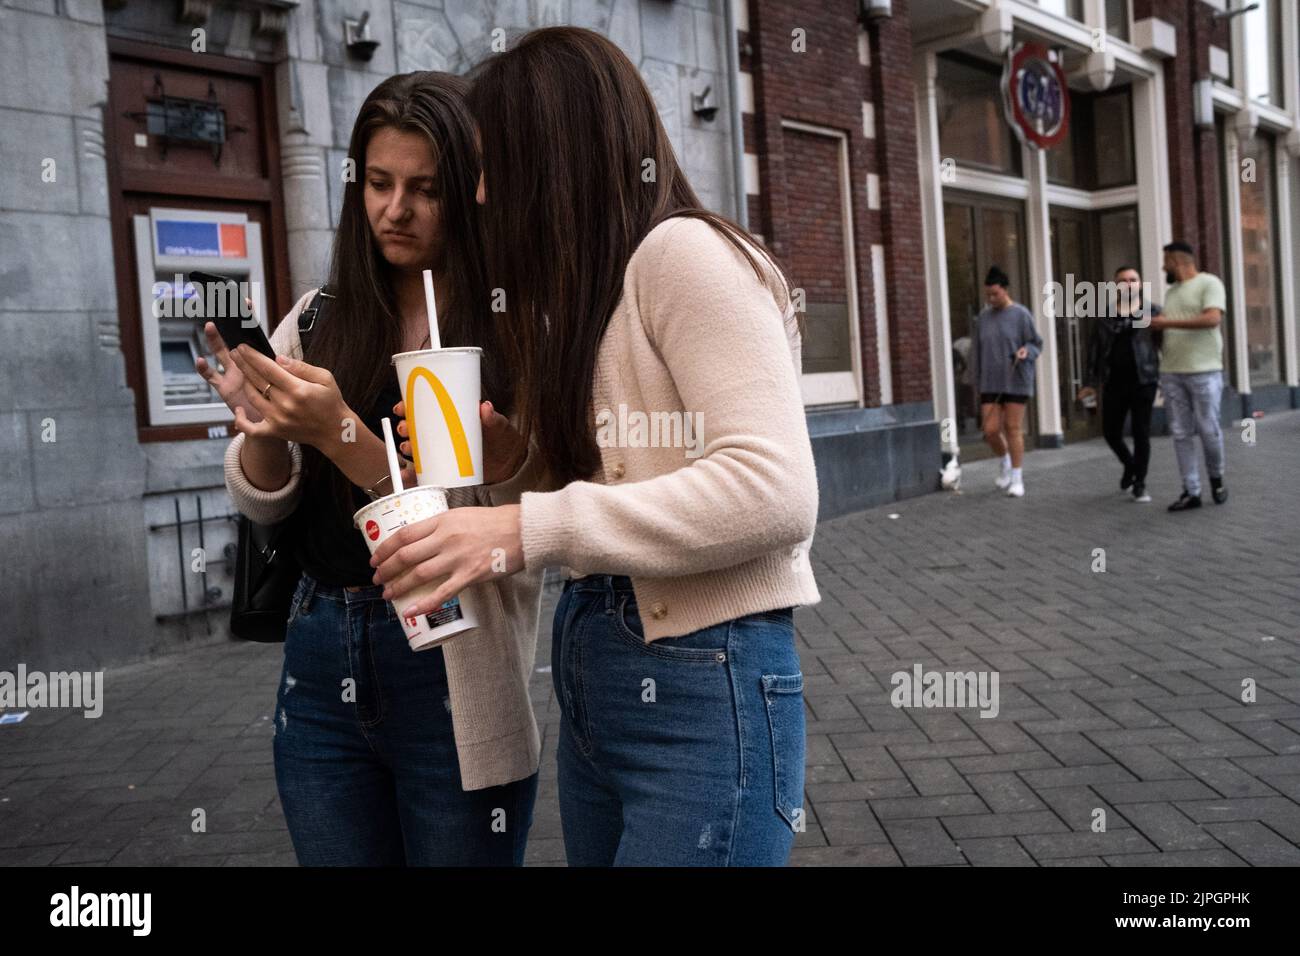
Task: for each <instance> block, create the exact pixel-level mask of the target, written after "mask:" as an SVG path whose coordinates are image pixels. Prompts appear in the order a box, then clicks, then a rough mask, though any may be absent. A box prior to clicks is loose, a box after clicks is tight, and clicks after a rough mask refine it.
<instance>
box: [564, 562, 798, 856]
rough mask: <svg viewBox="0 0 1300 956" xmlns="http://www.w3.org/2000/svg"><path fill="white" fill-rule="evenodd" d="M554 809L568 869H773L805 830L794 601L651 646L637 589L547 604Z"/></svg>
mask: <svg viewBox="0 0 1300 956" xmlns="http://www.w3.org/2000/svg"><path fill="white" fill-rule="evenodd" d="M551 668H552V680H553V681H554V684H555V693H556V697H557V699H558V700H559V702H560V706H561V729H560V739H559V744H558V753H557V760H558V764H559V788H560V816H561V823H562V825H563V828H564V845H565V851H566V853H567V855H568V861H569V864H570V865H571V866H608V865H628V866H728V865H730V866H780V865H783V864H784V863H785V862H786V860H787V858H788V857H789V854H790V847H791V845H792V844H793V842H794V834H795V831H796V830H797V829H803V810H802V806H803V782H804V704H803V675H802V673H801V672H800V670H799V658H798V655H797V653H796V650H795V641H794V613H793V610H792V609H790V608H785V609H782V610H779V611H769V612H766V613H762V614H751V615H748V616H745V617H740V618H736V619H734V620H731V621H726V622H724V623H722V624H718V625H715V626H713V627H706V628H703V629H702V630H698V631H695V632H693V633H691V634H687V635H685V636H683V637H677V638H666V639H663V640H658V641H654V642H653V643H651V644H647V643H645V640H644V637H643V632H642V629H641V619H640V617H639V616H638V612H637V604H636V597H635V595H634V594H633V592H632V583H631V581H630V580H629V579H627V578H625V577H612V576H609V575H590V576H588V577H585V578H581V579H578V580H576V581H570V582H568V584H567V585H566V586H565V589H564V593H563V595H562V596H561V598H560V601H559V604H558V606H557V607H556V609H555V626H554V629H553V632H552V646H551Z"/></svg>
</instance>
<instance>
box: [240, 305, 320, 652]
mask: <svg viewBox="0 0 1300 956" xmlns="http://www.w3.org/2000/svg"><path fill="white" fill-rule="evenodd" d="M333 298H334V296H332V295H330V294H329V293H328V292H326V291H325V290H324V289H322V290H320V291H319V292H317V293H316V295H315V296H314V297H313V298H312V300H311V302H310V303H308V305H307V307H306V308H305V309H303V310H302V311H301V312H300V313H298V337H299V339H301V340H302V350H303V354H304V355H305V354H306V352H307V342H308V340H309V339H310V337H311V331H312V329H313V328H314V327H315V325H316V322H317V320H318V319H320V317H321V316H322V315H324V314H325V306H326V304H327V303H328V301H329V300H330V299H333ZM294 518H295V516H294V515H290V516H289V517H287V518H285V519H284V520H283V521H280V522H278V523H276V524H272V525H263V524H255V523H254V522H252V521H249V520H248V519H247V518H246V517H244V516H243V515H240V516H239V547H238V551H237V552H236V555H235V587H234V594H233V595H232V596H231V600H230V633H231V634H232V635H234V636H235V637H238V638H242V639H244V640H246V641H258V642H259V643H263V644H275V643H279V642H281V641H283V640H284V634H285V630H286V629H287V627H288V620H289V605H290V604H291V603H292V602H293V593H294V591H295V590H296V589H297V587H298V579H299V578H300V577H301V576H302V568H300V567H299V566H298V562H297V561H296V560H295V559H294V555H293V543H294V542H293V531H294Z"/></svg>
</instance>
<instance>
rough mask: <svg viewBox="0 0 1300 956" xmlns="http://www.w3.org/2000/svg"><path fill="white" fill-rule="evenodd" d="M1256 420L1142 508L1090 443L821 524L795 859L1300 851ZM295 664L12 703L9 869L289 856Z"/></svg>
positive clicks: (1167, 856)
mask: <svg viewBox="0 0 1300 956" xmlns="http://www.w3.org/2000/svg"><path fill="white" fill-rule="evenodd" d="M1257 424H1258V434H1257V444H1255V445H1254V446H1247V445H1245V444H1243V443H1242V442H1241V440H1240V433H1239V432H1236V431H1234V432H1229V433H1228V434H1227V436H1226V437H1227V440H1228V441H1227V444H1228V449H1227V455H1228V474H1227V485H1228V487H1229V489H1230V492H1231V500H1230V501H1229V502H1228V504H1227V505H1225V506H1223V507H1216V506H1214V505H1213V504H1208V500H1209V499H1208V496H1207V498H1206V500H1207V506H1206V507H1205V508H1203V509H1201V510H1200V511H1199V512H1191V513H1187V514H1177V515H1171V514H1168V513H1166V512H1165V505H1166V504H1167V503H1168V502H1169V501H1172V500H1173V499H1174V498H1175V497H1177V494H1178V482H1177V479H1176V475H1175V469H1174V465H1173V457H1174V456H1173V448H1172V445H1171V443H1170V440H1169V439H1156V440H1155V442H1154V448H1153V452H1152V474H1151V476H1150V478H1149V481H1148V486H1149V488H1150V491H1151V494H1152V496H1153V498H1154V499H1155V500H1154V501H1153V502H1152V503H1151V504H1149V505H1137V504H1134V503H1133V502H1132V501H1131V500H1129V499H1127V498H1124V497H1121V496H1120V494H1119V493H1118V477H1119V466H1118V464H1117V463H1115V462H1114V460H1113V459H1112V458H1111V456H1110V453H1109V451H1108V450H1107V449H1106V448H1105V446H1104V445H1102V444H1101V443H1100V442H1089V443H1085V444H1080V445H1074V446H1071V447H1069V448H1066V449H1061V450H1059V451H1041V452H1035V453H1033V454H1032V455H1030V456H1028V458H1027V463H1026V468H1025V482H1026V487H1027V496H1026V497H1025V498H1024V499H1022V500H1019V501H1015V500H1009V499H1006V498H1004V497H1003V496H1002V495H1001V494H999V493H996V492H994V491H993V477H994V470H995V468H996V463H995V462H992V461H985V462H980V463H978V464H975V465H971V466H968V467H967V468H966V469H965V473H964V475H963V493H961V494H950V493H937V494H933V495H927V496H925V497H923V498H918V499H911V500H909V501H905V502H901V503H897V504H893V505H887V506H884V507H880V508H875V509H872V510H870V511H866V512H862V513H860V514H855V515H849V516H845V517H843V518H838V519H836V520H834V521H829V522H826V523H824V524H823V525H821V527H820V528H819V530H818V534H817V539H816V542H815V544H814V548H813V566H814V569H815V571H816V574H817V579H818V583H819V585H820V587H821V592H822V603H821V604H820V605H817V606H816V607H814V608H806V609H803V610H800V611H799V612H798V614H797V616H796V621H797V624H798V628H799V635H800V641H801V645H800V653H801V657H802V662H803V670H804V674H805V677H806V698H807V704H808V757H807V763H808V768H807V800H806V802H805V807H806V810H807V832H806V833H802V834H800V835H799V837H798V839H797V841H796V846H795V850H794V853H793V856H792V861H791V862H792V863H794V864H798V865H844V864H857V865H899V864H904V865H931V864H972V865H977V866H978V865H990V864H992V865H999V864H1023V865H1035V864H1041V865H1045V866H1056V865H1068V866H1082V865H1090V866H1104V865H1112V866H1115V865H1118V866H1128V865H1152V864H1154V865H1180V864H1195V865H1242V864H1252V865H1277V864H1288V865H1296V864H1300V802H1298V801H1300V676H1298V675H1300V598H1298V597H1297V590H1296V581H1297V580H1298V579H1300V548H1298V547H1297V544H1298V543H1300V520H1298V519H1297V517H1296V515H1297V512H1298V511H1300V489H1297V485H1296V482H1295V477H1294V476H1295V470H1296V464H1297V462H1298V461H1300V413H1296V412H1292V413H1287V414H1283V415H1270V416H1269V417H1267V418H1265V419H1264V420H1262V421H1260V422H1258V423H1257ZM1098 549H1101V550H1102V551H1104V559H1105V572H1104V573H1098V572H1096V571H1094V570H1093V567H1094V564H1095V563H1096V562H1097V561H1098V559H1099V557H1100V553H1099V552H1098ZM554 597H555V596H554V594H553V593H552V594H548V596H547V601H546V606H547V610H549V608H550V607H551V606H552V605H553V603H554ZM549 620H550V617H549V613H546V612H544V616H543V622H544V623H543V635H542V639H541V641H540V642H539V644H540V646H539V648H538V666H539V668H541V667H545V665H546V664H547V663H548V662H549V652H550V648H549V638H548V632H549V626H548V625H549ZM918 664H919V665H921V666H922V667H923V668H924V669H925V670H962V671H966V670H970V671H995V672H996V673H997V675H998V678H999V688H1000V712H999V713H998V715H997V716H996V717H994V718H988V719H985V718H981V717H980V716H979V715H978V713H977V711H976V710H974V709H966V710H951V709H949V710H943V709H929V710H921V709H896V708H894V707H893V706H891V704H890V699H889V698H890V690H891V682H890V676H891V675H892V674H893V673H895V672H897V671H906V672H909V673H910V672H911V671H912V668H913V666H914V665H918ZM0 666H4V667H9V668H12V667H13V666H14V665H12V664H5V665H0ZM279 673H280V648H279V647H278V646H271V647H260V646H255V645H244V644H238V643H231V644H223V645H221V646H217V647H206V648H200V649H195V650H193V651H191V652H188V653H185V654H178V655H171V656H168V657H166V658H162V659H159V660H156V661H152V662H149V663H147V664H140V665H134V666H131V667H125V668H118V669H115V670H112V671H109V672H108V673H107V674H105V679H104V688H105V696H106V698H107V704H106V706H105V710H104V716H103V717H101V718H100V719H98V720H85V719H84V718H83V717H82V716H81V714H80V712H75V713H70V712H67V711H50V710H34V711H32V713H31V716H29V717H28V718H27V719H26V720H25V721H24V722H22V723H20V724H15V725H8V726H0V865H16V864H29V865H45V864H87V865H103V864H111V865H131V864H135V865H141V864H151V865H161V864H169V865H171V864H197V865H229V866H241V865H250V864H292V863H293V862H294V858H293V852H292V848H291V846H290V843H289V837H288V833H287V831H286V830H285V827H284V820H283V817H282V815H281V812H280V807H279V801H278V799H277V797H276V791H275V778H274V770H273V767H272V763H271V735H272V724H271V714H272V707H273V704H274V699H275V691H276V683H277V680H278V678H279ZM1246 679H1251V680H1253V681H1254V682H1255V684H1256V686H1257V700H1256V702H1255V703H1250V704H1246V703H1243V702H1242V700H1241V696H1242V683H1243V681H1244V680H1246ZM533 697H534V702H535V704H536V707H537V710H538V717H539V720H540V721H542V722H543V723H544V749H543V755H542V785H541V791H540V795H539V798H538V805H537V810H536V817H535V822H534V825H533V829H532V834H531V838H530V842H529V850H528V862H529V863H530V864H534V865H538V864H556V863H562V862H563V845H562V840H561V833H560V822H559V811H558V807H557V804H556V791H555V740H556V733H557V731H558V729H559V724H558V722H559V714H558V711H557V709H556V707H555V705H554V702H553V700H552V694H551V690H550V675H549V673H543V672H541V671H539V672H537V673H535V674H534V681H533ZM196 809H202V810H203V811H204V814H205V816H206V826H207V832H205V833H194V832H192V830H191V821H192V819H193V814H194V811H195V810H196ZM1098 811H1104V814H1105V824H1106V827H1105V831H1104V832H1093V829H1092V825H1093V822H1094V819H1096V818H1097V815H1098Z"/></svg>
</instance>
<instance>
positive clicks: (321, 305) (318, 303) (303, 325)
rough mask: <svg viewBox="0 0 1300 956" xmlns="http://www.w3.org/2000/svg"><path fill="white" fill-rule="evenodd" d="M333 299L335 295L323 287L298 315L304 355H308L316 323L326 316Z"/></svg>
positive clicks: (300, 339)
mask: <svg viewBox="0 0 1300 956" xmlns="http://www.w3.org/2000/svg"><path fill="white" fill-rule="evenodd" d="M333 298H334V294H333V293H332V292H328V291H326V289H325V288H324V287H323V286H322V287H321V288H320V289H317V290H316V294H315V295H314V296H312V297H311V301H310V302H308V303H307V307H306V308H305V309H303V310H302V311H301V312H299V313H298V340H299V342H301V344H302V353H303V355H306V354H307V342H308V341H309V340H310V338H311V332H312V329H314V328H315V327H316V323H317V322H318V321H320V318H321V316H323V315H324V314H325V312H326V308H325V306H326V305H327V304H328V303H329V301H330V300H332V299H333Z"/></svg>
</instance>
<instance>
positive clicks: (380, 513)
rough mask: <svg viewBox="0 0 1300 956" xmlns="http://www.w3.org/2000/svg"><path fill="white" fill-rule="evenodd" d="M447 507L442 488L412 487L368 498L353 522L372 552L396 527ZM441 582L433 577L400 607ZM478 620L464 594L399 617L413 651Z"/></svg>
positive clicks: (423, 594) (463, 629)
mask: <svg viewBox="0 0 1300 956" xmlns="http://www.w3.org/2000/svg"><path fill="white" fill-rule="evenodd" d="M446 510H447V493H446V492H444V491H443V490H442V489H441V488H424V487H421V488H411V489H409V490H407V491H401V492H398V493H397V494H395V495H385V496H384V497H383V498H377V499H376V500H374V501H372V502H370V504H368V505H366V506H365V507H364V508H362V509H361V510H360V511H358V512H357V513H356V514H355V515H353V516H352V522H353V524H355V525H356V526H357V527H358V528H360V529H361V536H362V537H364V538H365V539H366V547H368V548H369V549H370V553H371V554H374V553H375V551H376V550H377V549H378V548H379V546H380V545H381V544H383V542H384V541H385V540H386V539H387V538H388V536H389V535H391V534H392V533H393V532H395V531H396V530H397V529H398V528H402V527H405V526H406V525H408V524H414V523H415V522H416V521H423V520H424V519H425V518H432V517H433V516H434V515H438V514H442V513H443V512H444V511H446ZM440 583H441V582H440V581H435V582H433V583H431V584H428V585H426V586H425V587H423V588H419V589H417V590H415V591H412V592H411V593H410V594H408V595H406V596H405V597H403V598H402V599H401V602H402V607H405V606H406V605H408V604H412V603H414V602H415V601H417V600H419V599H420V598H422V597H427V596H428V595H430V594H432V593H433V592H434V591H435V590H436V589H437V587H438V584H440ZM399 610H400V608H399ZM477 624H478V618H477V617H476V616H475V614H474V611H473V610H472V608H471V607H470V606H469V604H468V603H466V601H465V600H464V595H461V596H459V597H454V598H452V599H451V600H450V601H448V602H447V603H446V604H444V605H443V606H442V607H440V608H437V609H436V610H434V611H431V612H430V613H428V614H423V615H420V616H419V617H404V618H402V630H403V631H405V632H406V640H407V642H408V643H409V644H410V645H411V650H413V651H422V650H425V649H426V648H430V647H436V646H438V645H439V644H442V643H444V642H446V641H447V640H449V639H450V638H451V637H452V636H453V635H455V634H459V633H460V632H461V631H468V630H469V629H470V628H472V627H475V626H476V625H477Z"/></svg>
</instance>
